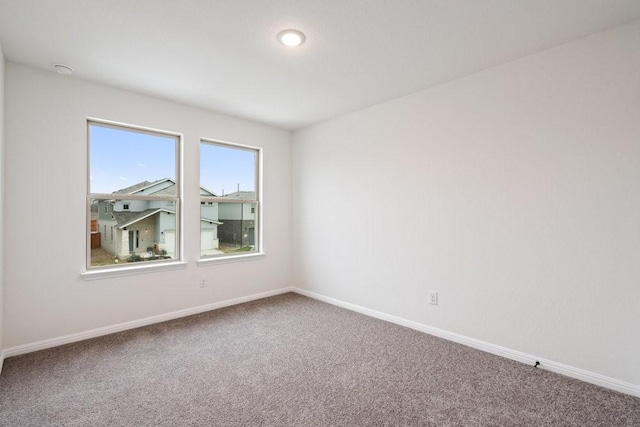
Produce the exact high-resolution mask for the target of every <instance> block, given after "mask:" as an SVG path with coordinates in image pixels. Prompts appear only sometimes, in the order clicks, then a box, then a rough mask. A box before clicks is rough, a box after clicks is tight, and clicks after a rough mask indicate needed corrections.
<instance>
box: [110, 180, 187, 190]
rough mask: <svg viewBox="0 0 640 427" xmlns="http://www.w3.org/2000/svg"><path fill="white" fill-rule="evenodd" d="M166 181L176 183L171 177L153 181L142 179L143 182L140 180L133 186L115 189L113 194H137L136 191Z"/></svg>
mask: <svg viewBox="0 0 640 427" xmlns="http://www.w3.org/2000/svg"><path fill="white" fill-rule="evenodd" d="M166 181H169V182H171V183H172V184H174V185H175V183H176V182H175V181H174V180H172V179H171V178H162V179H158V180H156V181H153V182H149V181H142V182H139V183H138V184H135V185H132V186H131V187H127V188H123V189H121V190H118V191H114V192H113V194H135V193H139V192H140V191H143V190H146V189H147V188H149V187H153V186H154V185H158V184H161V183H163V182H166Z"/></svg>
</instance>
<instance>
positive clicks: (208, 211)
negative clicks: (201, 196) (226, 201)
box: [200, 202, 220, 221]
mask: <svg viewBox="0 0 640 427" xmlns="http://www.w3.org/2000/svg"><path fill="white" fill-rule="evenodd" d="M202 203H206V204H205V205H203V204H202ZM200 216H201V217H202V218H207V219H210V220H213V221H218V218H220V215H219V208H218V203H214V202H201V203H200Z"/></svg>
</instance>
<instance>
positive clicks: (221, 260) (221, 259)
mask: <svg viewBox="0 0 640 427" xmlns="http://www.w3.org/2000/svg"><path fill="white" fill-rule="evenodd" d="M265 256H266V254H265V253H264V252H258V253H255V254H245V255H227V256H218V257H211V258H201V259H199V260H198V267H207V266H209V265H216V264H226V263H230V262H242V261H253V260H257V259H263V258H264V257H265Z"/></svg>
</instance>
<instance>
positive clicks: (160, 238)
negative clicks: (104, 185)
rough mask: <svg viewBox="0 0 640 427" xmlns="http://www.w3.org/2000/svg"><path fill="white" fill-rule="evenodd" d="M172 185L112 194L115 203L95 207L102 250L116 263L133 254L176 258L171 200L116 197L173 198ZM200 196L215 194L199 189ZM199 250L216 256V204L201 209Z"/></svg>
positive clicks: (142, 184)
mask: <svg viewBox="0 0 640 427" xmlns="http://www.w3.org/2000/svg"><path fill="white" fill-rule="evenodd" d="M175 185H176V183H175V181H173V180H172V179H170V178H164V179H160V180H157V181H154V182H149V181H143V182H140V183H138V184H135V185H133V186H130V187H127V188H124V189H122V190H118V191H115V192H114V193H113V194H114V196H115V197H114V199H110V200H101V201H99V202H98V203H97V211H98V232H99V233H101V242H100V244H101V247H102V248H103V249H104V250H106V251H107V252H109V253H111V254H113V255H114V256H115V257H117V258H119V259H125V258H128V257H129V256H130V255H132V254H137V255H141V256H143V257H145V256H148V255H151V254H153V253H156V254H157V253H162V251H166V254H167V255H168V256H170V257H172V258H173V257H174V256H175V250H176V207H175V202H174V201H172V200H120V199H118V198H117V196H118V195H139V196H150V195H157V196H161V195H164V196H169V195H174V194H176V188H175ZM200 194H201V195H205V196H210V197H217V195H216V194H215V193H213V192H212V191H209V190H207V189H206V188H200ZM200 224H201V247H202V250H203V251H205V252H206V253H211V254H213V253H218V251H217V249H218V247H219V240H218V226H220V225H222V222H220V221H219V220H218V207H217V203H210V204H209V205H207V206H205V207H204V208H203V209H201V218H200Z"/></svg>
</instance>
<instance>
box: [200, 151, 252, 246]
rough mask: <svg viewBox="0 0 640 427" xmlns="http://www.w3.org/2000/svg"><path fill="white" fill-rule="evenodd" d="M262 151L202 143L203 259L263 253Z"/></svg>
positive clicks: (201, 219) (201, 240) (201, 207)
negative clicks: (261, 235) (261, 222)
mask: <svg viewBox="0 0 640 427" xmlns="http://www.w3.org/2000/svg"><path fill="white" fill-rule="evenodd" d="M260 155H261V151H260V149H259V148H254V147H248V146H243V145H238V144H231V143H225V142H220V141H212V140H202V141H201V143H200V256H201V258H205V257H220V256H226V255H239V254H243V253H247V252H249V253H251V252H254V253H255V252H260V245H261V242H260V241H259V240H260V237H259V234H260V233H259V226H260V218H259V214H260V209H259V206H260V193H259V189H260V183H259V179H260V178H259V177H260V174H259V165H260Z"/></svg>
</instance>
